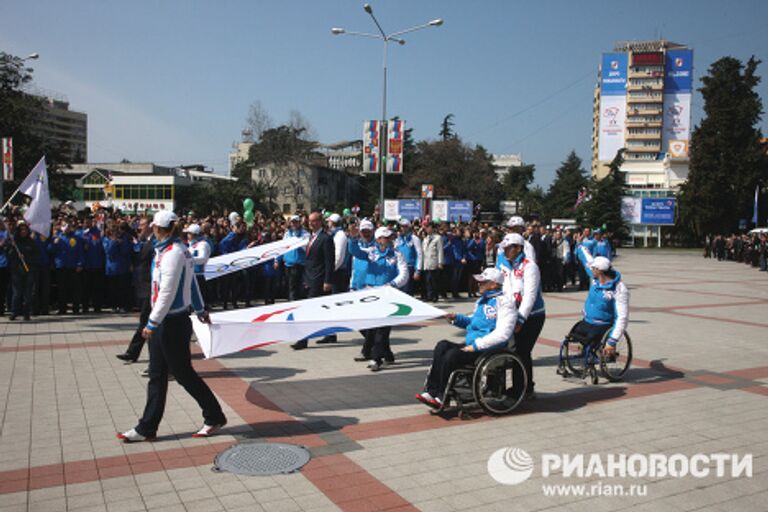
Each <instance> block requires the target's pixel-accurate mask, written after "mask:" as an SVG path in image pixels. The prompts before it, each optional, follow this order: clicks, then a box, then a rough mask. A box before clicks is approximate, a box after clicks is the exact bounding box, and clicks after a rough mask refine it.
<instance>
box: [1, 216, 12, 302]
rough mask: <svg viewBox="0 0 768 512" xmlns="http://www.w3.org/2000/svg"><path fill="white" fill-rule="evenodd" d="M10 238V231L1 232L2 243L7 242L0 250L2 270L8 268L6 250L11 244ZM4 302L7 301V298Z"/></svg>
mask: <svg viewBox="0 0 768 512" xmlns="http://www.w3.org/2000/svg"><path fill="white" fill-rule="evenodd" d="M10 238H11V237H10V234H9V233H8V230H5V231H0V241H3V240H4V241H5V245H3V247H2V248H0V268H8V255H7V254H6V253H5V249H6V248H7V246H9V245H10V244H11V242H10ZM2 300H5V297H3V298H2Z"/></svg>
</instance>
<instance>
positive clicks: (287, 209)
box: [283, 203, 291, 213]
mask: <svg viewBox="0 0 768 512" xmlns="http://www.w3.org/2000/svg"><path fill="white" fill-rule="evenodd" d="M283 213H291V203H283Z"/></svg>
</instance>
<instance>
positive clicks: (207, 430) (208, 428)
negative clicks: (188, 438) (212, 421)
mask: <svg viewBox="0 0 768 512" xmlns="http://www.w3.org/2000/svg"><path fill="white" fill-rule="evenodd" d="M226 424H227V422H226V421H225V422H224V423H217V424H216V425H205V424H203V428H201V429H200V430H198V431H197V432H195V433H194V434H192V437H211V436H212V435H214V434H215V433H216V432H218V431H219V430H221V429H222V428H224V425H226Z"/></svg>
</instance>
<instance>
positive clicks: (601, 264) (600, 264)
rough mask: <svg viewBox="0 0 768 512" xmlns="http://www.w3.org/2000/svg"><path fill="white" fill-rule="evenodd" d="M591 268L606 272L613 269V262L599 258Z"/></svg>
mask: <svg viewBox="0 0 768 512" xmlns="http://www.w3.org/2000/svg"><path fill="white" fill-rule="evenodd" d="M589 266H590V267H592V268H596V269H597V270H600V271H602V272H605V271H607V270H610V269H611V260H609V259H608V258H606V257H605V256H598V257H596V258H595V259H593V260H592V263H591V264H590V265H589Z"/></svg>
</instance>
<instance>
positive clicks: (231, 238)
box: [219, 231, 248, 254]
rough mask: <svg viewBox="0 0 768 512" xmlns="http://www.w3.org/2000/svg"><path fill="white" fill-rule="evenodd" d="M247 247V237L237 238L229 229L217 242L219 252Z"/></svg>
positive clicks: (226, 252) (228, 251)
mask: <svg viewBox="0 0 768 512" xmlns="http://www.w3.org/2000/svg"><path fill="white" fill-rule="evenodd" d="M246 247H248V238H247V237H245V236H244V237H242V238H239V237H238V235H237V233H235V232H234V231H231V232H230V233H229V234H227V236H225V237H224V238H222V239H221V242H219V253H220V254H229V253H231V252H237V251H241V250H243V249H245V248H246Z"/></svg>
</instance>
